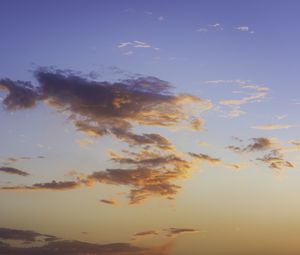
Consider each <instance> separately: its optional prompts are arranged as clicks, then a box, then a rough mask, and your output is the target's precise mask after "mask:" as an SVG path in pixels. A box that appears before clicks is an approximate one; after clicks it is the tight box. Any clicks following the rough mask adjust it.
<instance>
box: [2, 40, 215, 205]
mask: <svg viewBox="0 0 300 255" xmlns="http://www.w3.org/2000/svg"><path fill="white" fill-rule="evenodd" d="M133 43H134V45H135V46H137V47H146V44H145V43H143V42H140V41H134V42H133ZM127 45H130V44H128V43H126V44H122V45H120V47H122V48H123V47H127ZM35 77H36V80H37V83H38V84H37V86H36V87H33V86H32V85H31V84H30V83H26V82H19V81H17V82H15V81H12V80H9V79H2V80H0V84H1V87H2V88H3V89H4V90H6V91H7V95H6V98H5V99H4V100H3V105H4V107H5V108H6V109H7V110H10V111H15V110H19V109H27V108H32V107H34V106H36V105H37V104H38V103H39V102H43V103H44V104H45V105H46V106H48V107H51V108H54V109H56V110H57V111H58V112H60V113H64V114H66V115H67V116H68V120H69V121H70V122H71V123H72V124H74V126H75V127H76V128H77V130H79V131H81V132H83V133H85V134H86V135H87V136H89V137H91V138H97V137H101V136H104V135H109V136H112V137H114V138H116V139H118V140H120V141H122V142H124V143H125V144H127V145H128V146H129V148H131V147H133V146H134V147H139V148H140V151H139V152H137V153H135V154H134V153H133V154H130V153H129V155H128V157H126V156H124V157H112V161H113V162H115V163H117V164H119V165H120V166H121V167H117V168H112V169H107V170H104V171H97V172H94V173H92V174H90V175H88V176H87V177H85V179H83V178H81V179H80V180H77V181H68V182H64V181H60V182H57V181H53V182H51V183H36V184H33V185H32V186H16V187H13V186H12V187H3V188H2V189H3V190H67V189H74V188H78V187H79V186H80V184H82V183H84V184H86V185H91V184H92V183H95V182H99V183H109V184H114V185H127V186H129V187H130V188H131V189H130V201H131V203H133V204H136V203H139V202H141V201H144V200H145V199H146V198H148V197H149V196H153V195H154V196H157V195H158V196H163V197H166V198H169V199H172V198H173V197H174V195H175V194H176V193H177V192H178V190H179V189H180V186H178V185H177V184H174V183H173V181H175V180H178V179H182V178H186V176H187V175H188V172H189V170H190V169H191V167H192V163H191V162H190V161H189V160H187V159H184V158H183V157H182V156H180V155H179V154H178V153H177V152H176V150H175V148H174V146H173V145H172V144H171V142H170V141H169V140H168V139H167V138H165V137H163V136H162V135H161V134H158V133H141V134H140V133H135V132H134V131H133V130H134V128H135V127H137V126H140V125H141V126H158V127H165V128H173V129H174V128H189V129H191V130H196V131H197V130H198V131H199V130H202V127H203V125H204V120H203V119H202V118H201V116H200V114H201V113H202V112H203V111H205V110H208V109H210V108H211V107H212V104H211V103H210V101H208V100H203V99H200V98H198V97H195V96H192V95H188V94H180V95H173V94H171V93H170V89H171V88H172V86H171V85H170V84H169V83H168V82H165V81H162V80H160V79H158V78H156V77H138V78H135V79H127V80H123V81H120V82H115V83H111V82H106V81H105V82H98V81H93V80H88V79H86V78H84V77H81V76H79V75H78V74H76V73H74V72H72V71H60V70H53V69H49V68H40V69H38V70H37V71H36V72H35ZM29 102H30V103H29ZM199 157H200V156H199V155H198V159H199ZM202 160H206V161H211V162H216V161H217V160H216V159H213V158H208V157H206V158H205V157H204V155H202ZM124 166H125V167H124Z"/></svg>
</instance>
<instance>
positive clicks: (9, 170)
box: [0, 166, 29, 176]
mask: <svg viewBox="0 0 300 255" xmlns="http://www.w3.org/2000/svg"><path fill="white" fill-rule="evenodd" d="M0 172H3V173H7V174H15V175H21V176H27V175H29V173H27V172H24V171H22V170H20V169H17V168H14V167H8V166H5V167H0Z"/></svg>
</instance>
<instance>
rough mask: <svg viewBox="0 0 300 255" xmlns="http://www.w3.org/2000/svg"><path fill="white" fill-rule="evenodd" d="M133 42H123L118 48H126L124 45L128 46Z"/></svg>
mask: <svg viewBox="0 0 300 255" xmlns="http://www.w3.org/2000/svg"><path fill="white" fill-rule="evenodd" d="M131 44H132V43H131V42H122V43H120V44H119V45H118V48H124V47H127V46H129V45H131Z"/></svg>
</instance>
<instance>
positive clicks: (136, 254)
mask: <svg viewBox="0 0 300 255" xmlns="http://www.w3.org/2000/svg"><path fill="white" fill-rule="evenodd" d="M0 240H1V241H0V254H5V255H24V254H26V255H38V254H43V255H69V254H70V255H71V254H72V255H87V254H97V255H157V254H161V255H167V254H169V252H170V249H171V248H172V246H170V244H169V243H167V244H163V245H158V246H156V247H155V246H153V247H138V246H135V245H132V244H130V243H110V244H96V243H89V242H81V241H76V240H59V238H57V237H54V236H50V235H43V234H39V233H37V232H33V231H23V230H16V229H7V228H0ZM7 240H14V241H26V242H29V243H31V245H30V246H28V245H27V246H24V245H12V244H10V243H8V242H6V241H7ZM41 242H42V243H41ZM37 243H38V244H39V245H37Z"/></svg>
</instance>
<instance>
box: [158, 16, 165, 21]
mask: <svg viewBox="0 0 300 255" xmlns="http://www.w3.org/2000/svg"><path fill="white" fill-rule="evenodd" d="M165 19H166V18H165V17H164V16H159V17H158V18H157V20H158V21H164V20H165Z"/></svg>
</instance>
